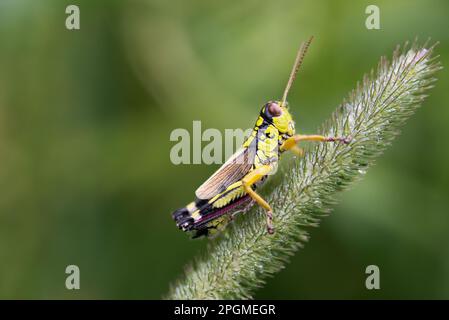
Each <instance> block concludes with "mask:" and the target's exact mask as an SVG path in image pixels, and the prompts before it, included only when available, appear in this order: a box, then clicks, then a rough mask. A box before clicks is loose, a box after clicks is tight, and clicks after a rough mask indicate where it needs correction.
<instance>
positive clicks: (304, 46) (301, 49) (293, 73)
mask: <svg viewBox="0 0 449 320" xmlns="http://www.w3.org/2000/svg"><path fill="white" fill-rule="evenodd" d="M312 40H313V36H311V37H310V38H309V40H307V41H306V42H302V43H301V46H300V47H299V50H298V53H297V54H296V59H295V64H294V65H293V68H292V71H291V73H290V77H289V78H288V82H287V86H286V87H285V90H284V95H283V96H282V102H281V106H284V105H285V102H286V101H287V95H288V92H289V91H290V88H291V87H292V84H293V81H295V78H296V74H297V73H298V70H299V67H300V66H301V64H302V61H303V60H304V56H305V55H306V52H307V49H309V46H310V43H311V42H312Z"/></svg>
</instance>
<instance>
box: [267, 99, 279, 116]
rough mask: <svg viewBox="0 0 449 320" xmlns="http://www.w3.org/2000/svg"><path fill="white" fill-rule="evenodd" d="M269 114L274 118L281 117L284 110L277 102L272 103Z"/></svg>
mask: <svg viewBox="0 0 449 320" xmlns="http://www.w3.org/2000/svg"><path fill="white" fill-rule="evenodd" d="M268 112H269V113H270V115H271V116H272V117H279V116H280V115H281V114H282V108H281V106H280V105H278V104H277V103H276V102H270V103H269V104H268Z"/></svg>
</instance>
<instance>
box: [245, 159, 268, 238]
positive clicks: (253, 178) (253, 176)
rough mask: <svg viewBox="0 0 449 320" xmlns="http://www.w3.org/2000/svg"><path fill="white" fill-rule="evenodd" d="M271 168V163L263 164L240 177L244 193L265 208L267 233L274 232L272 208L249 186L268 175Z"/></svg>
mask: <svg viewBox="0 0 449 320" xmlns="http://www.w3.org/2000/svg"><path fill="white" fill-rule="evenodd" d="M272 169H273V167H272V166H271V165H264V166H262V167H260V168H257V169H254V170H253V171H251V172H250V173H248V174H247V175H246V176H245V177H244V178H243V179H242V184H243V188H244V189H245V191H246V193H247V194H248V195H249V196H250V197H251V198H253V200H254V201H256V202H257V204H258V205H259V206H261V207H262V208H264V209H265V210H266V215H267V231H268V233H269V234H273V233H274V228H273V210H272V209H271V206H270V205H269V204H268V203H267V202H266V201H265V200H264V199H263V198H262V197H261V196H259V195H258V194H257V193H256V192H255V191H254V190H253V189H252V188H251V186H252V185H253V184H255V183H256V182H258V181H260V180H261V179H262V178H263V177H265V176H266V175H268V174H269V173H270V172H271V171H272Z"/></svg>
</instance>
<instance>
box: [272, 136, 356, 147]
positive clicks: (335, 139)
mask: <svg viewBox="0 0 449 320" xmlns="http://www.w3.org/2000/svg"><path fill="white" fill-rule="evenodd" d="M301 141H319V142H343V143H345V144H348V143H349V142H351V138H350V137H325V136H321V135H317V134H313V135H303V134H295V135H294V136H292V137H290V138H288V139H287V140H285V141H284V143H283V144H282V145H281V151H287V150H292V149H295V148H296V144H297V143H298V142H301Z"/></svg>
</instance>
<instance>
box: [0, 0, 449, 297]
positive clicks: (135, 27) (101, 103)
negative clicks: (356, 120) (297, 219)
mask: <svg viewBox="0 0 449 320" xmlns="http://www.w3.org/2000/svg"><path fill="white" fill-rule="evenodd" d="M69 4H76V5H78V6H79V7H80V10H81V29H80V30H78V31H69V30H67V29H66V28H65V19H66V17H67V15H66V14H65V8H66V6H67V5H69ZM369 4H373V3H372V2H371V1H297V0H286V1H261V0H258V1H256V0H241V1H221V2H218V1H208V0H202V1H184V0H170V1H162V0H159V1H150V0H147V1H145V0H140V1H137V0H134V1H107V2H106V1H92V0H85V1H65V0H64V1H61V0H54V1H50V0H41V1H32V0H28V1H24V0H0V298H32V299H33V298H39V299H41V298H63V299H79V298H86V299H89V298H100V299H102V298H138V299H146V298H152V299H158V298H160V297H162V296H163V295H164V294H165V293H166V292H167V290H168V285H169V283H170V282H171V281H173V280H174V279H175V278H176V277H178V276H179V275H180V274H181V272H182V270H183V266H184V265H185V264H186V263H187V262H188V261H190V260H191V258H192V257H193V256H195V255H196V254H197V253H198V252H201V251H202V249H203V248H204V247H205V246H206V245H207V240H196V241H193V240H189V238H188V236H187V235H186V234H184V233H182V232H180V231H179V230H177V228H176V227H175V225H174V223H173V221H172V219H171V217H170V213H171V212H172V211H173V210H174V209H176V208H178V207H181V206H183V205H185V204H186V203H187V202H189V201H191V200H192V197H193V191H194V190H195V189H196V187H197V186H198V185H199V184H200V183H201V182H202V181H203V180H205V179H206V178H207V177H208V175H209V174H211V173H212V172H213V171H214V170H215V169H216V168H217V165H179V166H175V165H173V164H172V163H171V162H170V159H169V152H170V149H171V147H172V146H173V145H174V142H170V141H169V135H170V132H171V131H172V130H173V129H175V128H186V129H188V130H189V131H191V127H192V120H201V121H202V125H203V128H218V129H220V130H224V129H225V128H248V127H250V126H252V125H253V123H254V121H255V119H256V117H257V114H258V111H259V109H260V106H261V105H262V104H263V103H264V102H265V101H267V100H270V99H273V98H280V95H281V93H282V90H283V88H284V85H285V82H286V79H287V76H288V73H289V70H290V67H291V64H292V62H293V59H294V55H295V53H296V50H297V47H298V45H299V42H300V41H301V40H304V39H306V38H307V37H308V36H309V35H311V34H313V35H315V37H316V38H315V41H314V43H313V44H312V47H311V49H310V51H309V54H308V56H307V59H306V61H305V64H304V68H303V69H302V71H301V73H300V75H299V76H298V80H297V82H296V83H295V86H294V88H293V90H292V92H291V95H290V97H289V101H290V105H291V106H292V112H293V114H294V115H295V118H296V120H297V127H298V129H299V130H300V131H301V132H305V133H314V132H315V131H316V128H317V127H318V126H319V125H320V123H321V122H322V121H323V120H324V119H326V118H327V117H328V116H329V115H330V113H331V112H332V111H333V110H334V109H335V107H336V106H337V105H338V104H339V103H340V102H341V101H342V99H343V97H345V96H346V94H347V92H349V90H351V89H352V88H353V87H354V86H355V83H356V81H358V80H359V79H361V77H362V75H363V73H365V72H368V71H369V70H370V69H371V68H372V67H375V66H376V65H377V62H378V60H379V57H380V56H381V55H388V56H390V55H391V53H392V51H393V49H394V47H395V46H396V45H397V44H402V43H404V42H405V41H406V40H413V39H414V38H415V36H418V37H420V39H422V40H425V39H427V37H429V36H430V37H431V38H432V39H434V40H435V41H436V40H438V41H440V42H441V44H440V45H439V46H438V48H437V53H438V54H440V55H441V61H442V63H443V65H445V66H448V65H449V61H448V59H449V42H448V41H449V34H448V30H449V19H448V17H449V3H448V2H447V1H443V0H441V1H437V0H432V1H424V0H423V1H405V0H404V1H394V2H393V1H376V3H375V4H376V5H378V6H379V7H380V10H381V30H367V29H366V28H365V19H366V17H367V15H366V14H365V8H366V6H367V5H369ZM438 78H439V81H438V82H437V84H436V85H437V86H436V88H435V89H434V90H432V91H431V93H430V97H429V99H427V100H426V102H425V105H424V107H423V108H422V109H420V110H419V111H418V112H417V114H416V115H415V116H414V117H412V119H411V120H410V121H409V122H408V124H407V126H406V127H405V128H404V130H403V133H402V135H401V136H400V137H399V138H398V139H397V140H396V141H395V143H394V145H393V146H392V147H391V148H390V149H389V150H388V151H387V153H386V154H385V155H384V156H383V157H381V158H380V159H379V161H378V162H377V165H376V166H375V167H373V168H372V169H371V170H370V171H369V173H368V174H367V176H366V177H365V179H364V180H363V181H361V182H359V183H357V184H356V185H355V186H354V187H353V188H352V190H350V191H348V192H345V193H343V194H341V196H340V197H339V198H340V204H339V205H337V206H336V208H335V211H334V213H333V214H332V215H331V216H330V217H328V218H326V219H325V220H324V221H323V223H322V225H321V227H320V228H318V229H312V230H310V231H311V235H312V238H311V241H310V242H309V243H308V244H307V245H306V247H305V248H304V249H303V250H301V251H300V252H299V253H298V254H297V255H296V256H294V257H293V258H292V262H291V263H290V264H289V265H288V266H287V268H286V269H285V270H284V271H282V272H281V273H279V274H278V275H277V276H276V277H275V278H273V279H270V280H269V281H268V284H267V285H266V287H265V288H263V289H261V290H260V291H258V293H257V295H256V298H260V299H261V298H287V299H305V298H341V299H346V298H367V299H372V298H449V198H448V195H449V166H448V162H449V161H448V160H449V151H448V149H447V145H448V142H447V138H448V137H449V122H448V120H449V108H448V100H449V91H448V90H447V88H448V84H449V78H448V74H447V72H446V71H445V70H444V69H443V70H442V71H440V72H439V74H438ZM69 264H76V265H78V266H79V267H80V269H81V290H78V291H69V290H67V289H66V288H65V278H66V276H67V275H66V274H65V268H66V266H67V265H69ZM370 264H376V265H378V266H379V267H380V272H381V289H380V290H377V291H376V290H374V291H368V290H367V289H365V278H366V275H365V267H366V266H367V265H370Z"/></svg>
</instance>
